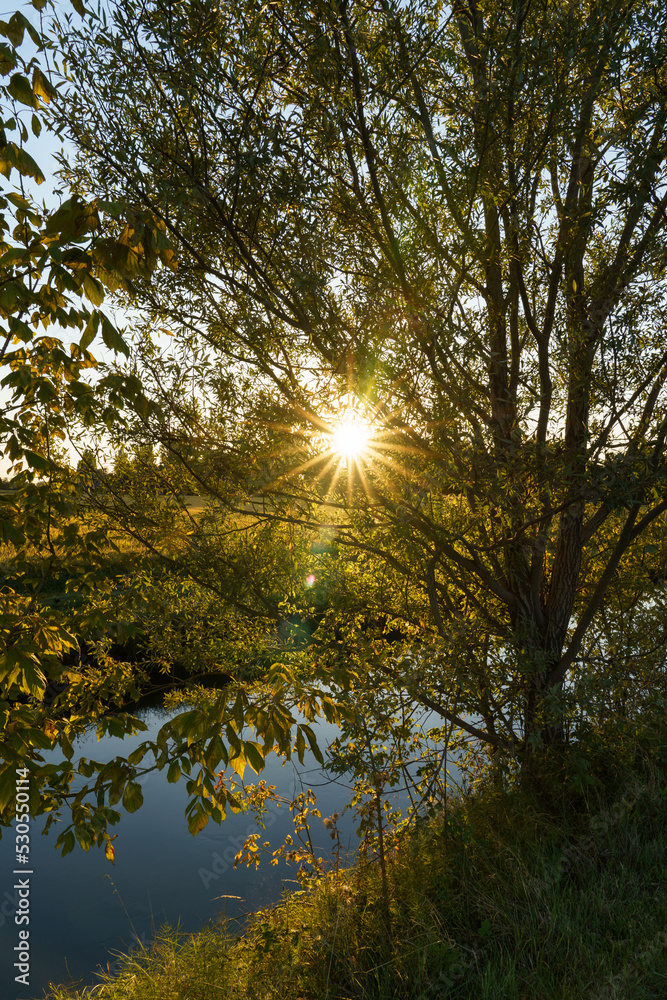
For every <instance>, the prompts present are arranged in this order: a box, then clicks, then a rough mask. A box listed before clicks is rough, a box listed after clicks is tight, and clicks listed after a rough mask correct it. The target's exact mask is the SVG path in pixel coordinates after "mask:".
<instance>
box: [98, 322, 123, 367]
mask: <svg viewBox="0 0 667 1000" xmlns="http://www.w3.org/2000/svg"><path fill="white" fill-rule="evenodd" d="M100 316H101V317H102V340H103V341H104V343H105V344H106V346H107V347H108V348H109V349H110V350H112V351H116V353H120V354H124V355H125V357H126V358H127V357H129V355H130V349H129V347H128V346H127V344H126V343H125V341H124V340H123V338H122V337H121V335H120V334H119V332H118V330H117V329H116V328H115V326H114V325H113V323H110V322H109V320H108V319H107V318H106V316H104V315H103V314H102V313H100Z"/></svg>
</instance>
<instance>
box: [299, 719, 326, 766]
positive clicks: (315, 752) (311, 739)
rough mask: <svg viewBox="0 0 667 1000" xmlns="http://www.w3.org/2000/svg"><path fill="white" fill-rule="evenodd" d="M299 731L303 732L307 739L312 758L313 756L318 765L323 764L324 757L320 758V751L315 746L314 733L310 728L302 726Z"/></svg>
mask: <svg viewBox="0 0 667 1000" xmlns="http://www.w3.org/2000/svg"><path fill="white" fill-rule="evenodd" d="M301 729H302V730H303V732H304V733H305V734H306V736H307V737H308V742H309V743H310V749H311V750H312V752H313V756H314V758H315V760H316V761H317V763H318V764H324V757H323V756H322V751H321V750H320V748H319V746H318V745H317V738H316V736H315V733H314V732H313V730H312V729H311V728H310V726H303V725H302V726H301Z"/></svg>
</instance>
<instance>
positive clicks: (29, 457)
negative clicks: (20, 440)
mask: <svg viewBox="0 0 667 1000" xmlns="http://www.w3.org/2000/svg"><path fill="white" fill-rule="evenodd" d="M23 454H24V456H25V459H26V461H27V463H28V465H29V466H31V468H33V469H37V471H38V472H50V471H51V463H50V462H49V460H48V458H45V457H44V455H38V454H37V452H36V451H28V449H27V448H25V449H24V450H23Z"/></svg>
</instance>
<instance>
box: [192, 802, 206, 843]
mask: <svg viewBox="0 0 667 1000" xmlns="http://www.w3.org/2000/svg"><path fill="white" fill-rule="evenodd" d="M208 819H209V817H208V814H207V813H206V812H205V810H204V808H203V806H201V805H197V806H195V808H194V809H193V810H192V812H191V813H190V816H189V818H188V830H189V831H190V833H191V834H192V836H193V837H196V835H197V834H198V833H200V832H201V830H203V829H204V827H205V826H206V824H207V823H208Z"/></svg>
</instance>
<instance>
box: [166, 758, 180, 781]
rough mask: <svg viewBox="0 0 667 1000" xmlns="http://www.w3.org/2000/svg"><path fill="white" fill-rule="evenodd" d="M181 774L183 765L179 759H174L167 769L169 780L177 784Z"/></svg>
mask: <svg viewBox="0 0 667 1000" xmlns="http://www.w3.org/2000/svg"><path fill="white" fill-rule="evenodd" d="M180 776H181V766H180V764H179V763H178V761H177V760H172V762H171V764H170V765H169V769H168V771H167V781H168V782H169V783H170V784H171V785H175V784H176V782H177V781H178V779H179V778H180Z"/></svg>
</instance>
